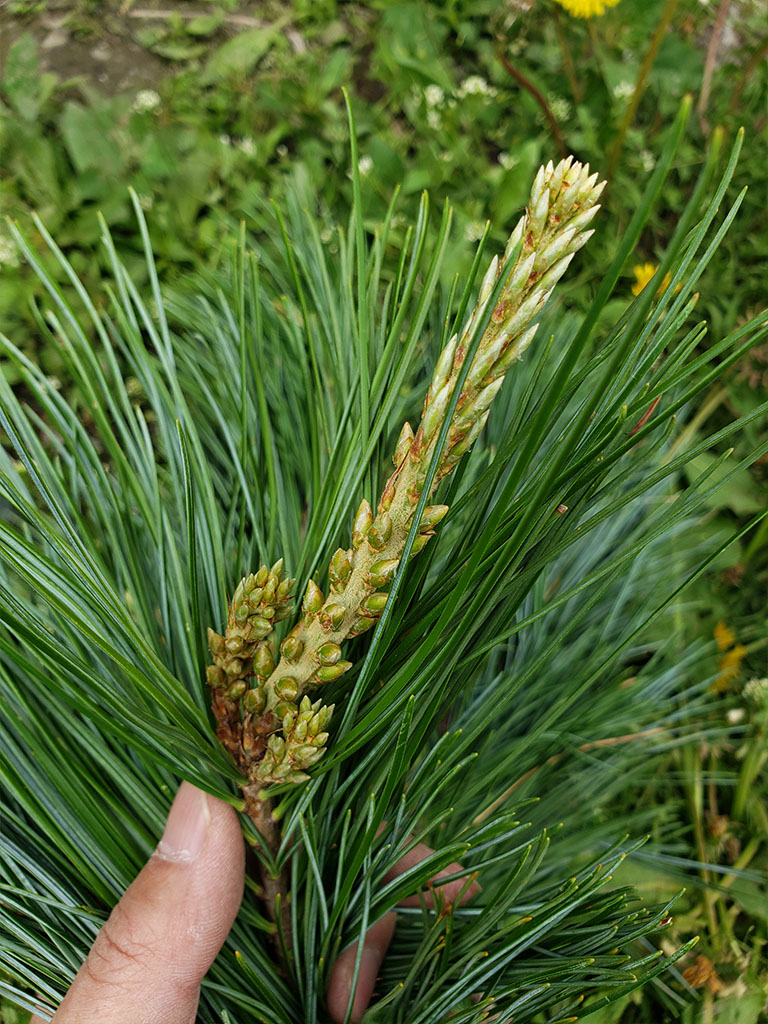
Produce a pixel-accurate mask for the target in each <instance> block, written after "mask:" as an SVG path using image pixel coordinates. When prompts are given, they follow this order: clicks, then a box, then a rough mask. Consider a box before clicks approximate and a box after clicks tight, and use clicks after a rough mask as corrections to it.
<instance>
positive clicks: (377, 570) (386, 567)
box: [365, 558, 400, 587]
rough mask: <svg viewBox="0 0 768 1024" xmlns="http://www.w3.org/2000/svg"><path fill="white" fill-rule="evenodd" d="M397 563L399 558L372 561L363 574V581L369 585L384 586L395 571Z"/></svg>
mask: <svg viewBox="0 0 768 1024" xmlns="http://www.w3.org/2000/svg"><path fill="white" fill-rule="evenodd" d="M399 564H400V559H399V558H382V559H381V560H380V561H378V562H374V563H373V565H372V566H371V568H370V569H369V570H368V572H367V573H366V575H365V582H366V583H367V584H368V586H369V587H385V586H386V585H387V583H389V581H390V580H391V579H392V577H393V576H394V575H395V573H396V572H397V567H398V565H399Z"/></svg>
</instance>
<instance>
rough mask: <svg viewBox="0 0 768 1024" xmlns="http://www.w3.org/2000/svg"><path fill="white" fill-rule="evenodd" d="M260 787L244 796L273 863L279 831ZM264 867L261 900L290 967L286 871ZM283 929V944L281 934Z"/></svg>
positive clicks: (253, 785) (251, 786)
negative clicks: (272, 871)
mask: <svg viewBox="0 0 768 1024" xmlns="http://www.w3.org/2000/svg"><path fill="white" fill-rule="evenodd" d="M260 792H261V786H259V785H258V784H256V783H251V784H249V785H247V786H243V795H244V797H245V813H246V814H247V815H248V817H249V818H250V819H251V821H252V822H253V824H254V825H255V826H256V828H257V829H258V832H259V835H260V836H261V838H262V839H263V840H264V845H265V846H266V848H267V850H268V851H269V853H270V856H271V857H272V859H273V860H274V861H276V860H277V852H278V850H279V849H280V838H281V837H280V831H279V829H278V827H277V825H276V824H275V819H274V817H273V815H272V801H271V800H262V799H261V797H260V796H259V793H260ZM260 866H261V887H262V898H263V900H264V902H265V904H266V906H267V912H268V913H269V916H270V917H271V918H272V921H273V923H274V925H275V935H274V940H275V946H276V948H277V954H278V957H279V958H280V961H281V962H282V964H283V967H285V968H287V966H288V965H287V963H286V959H285V954H286V952H287V953H288V955H289V956H290V954H291V950H292V948H293V938H292V934H291V910H290V906H289V904H288V880H287V878H286V875H285V872H282V871H281V872H279V873H278V874H277V875H273V874H272V873H271V872H270V871H269V869H268V868H267V865H266V864H265V863H264V861H260ZM281 930H282V941H281V937H280V931H281Z"/></svg>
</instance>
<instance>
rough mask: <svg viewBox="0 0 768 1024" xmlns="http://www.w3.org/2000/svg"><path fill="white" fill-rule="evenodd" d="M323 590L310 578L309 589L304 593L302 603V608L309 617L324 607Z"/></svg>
mask: <svg viewBox="0 0 768 1024" xmlns="http://www.w3.org/2000/svg"><path fill="white" fill-rule="evenodd" d="M324 600H325V598H324V597H323V592H322V590H321V589H320V587H318V585H317V584H316V583H315V581H314V580H310V581H309V583H307V589H306V592H305V594H304V601H303V603H302V605H301V610H302V612H303V613H304V615H305V616H306V617H307V618H310V617H311V616H313V615H317V613H318V612H319V611H320V609H321V608H322V607H323V601H324Z"/></svg>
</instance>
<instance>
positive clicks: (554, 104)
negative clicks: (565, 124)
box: [549, 96, 571, 121]
mask: <svg viewBox="0 0 768 1024" xmlns="http://www.w3.org/2000/svg"><path fill="white" fill-rule="evenodd" d="M549 109H550V110H551V111H552V117H554V119H555V120H556V121H568V120H569V119H570V117H571V104H570V103H569V102H568V100H567V99H565V97H563V96H550V97H549Z"/></svg>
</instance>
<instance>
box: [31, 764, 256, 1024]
mask: <svg viewBox="0 0 768 1024" xmlns="http://www.w3.org/2000/svg"><path fill="white" fill-rule="evenodd" d="M244 858H245V853H244V844H243V838H242V833H241V831H240V825H239V823H238V819H237V814H236V813H235V811H234V810H233V809H232V808H231V807H230V806H229V805H227V804H225V803H222V802H221V801H220V800H216V799H214V798H213V797H211V796H208V795H206V794H205V793H203V792H202V791H201V790H199V789H196V788H195V787H194V786H192V785H190V784H189V783H187V782H184V783H182V785H181V787H180V789H179V792H178V793H177V794H176V799H175V800H174V802H173V805H172V807H171V811H170V814H169V815H168V821H167V823H166V826H165V831H164V833H163V838H162V839H161V841H160V843H159V844H158V847H157V849H156V850H155V852H154V854H153V855H152V857H151V858H150V859H149V861H148V862H147V864H146V865H145V866H144V868H143V869H142V871H141V872H140V874H139V875H138V876H137V877H136V879H135V881H134V882H133V883H132V885H131V886H130V887H129V888H128V889H127V890H126V892H125V893H124V895H123V897H122V899H121V900H120V902H119V903H118V904H117V906H116V907H115V909H114V910H113V911H112V913H111V914H110V917H109V920H108V921H107V922H106V924H105V925H104V927H103V928H102V929H101V931H100V932H99V934H98V935H97V937H96V941H95V942H94V944H93V948H92V949H91V951H90V953H89V954H88V958H87V960H86V961H85V963H84V964H83V966H82V967H81V969H80V971H79V972H78V974H77V977H76V978H75V980H74V982H73V984H72V987H71V988H70V990H69V992H68V993H67V995H66V997H65V998H64V1001H63V1002H62V1004H61V1006H60V1007H59V1009H58V1011H57V1013H56V1014H55V1016H54V1018H53V1020H54V1024H95V1022H96V1021H98V1024H193V1022H194V1020H195V1016H196V1012H197V1004H198V999H199V995H200V982H201V981H202V979H203V977H204V976H205V974H206V973H207V971H208V968H209V967H210V966H211V964H212V963H213V960H214V958H215V956H216V954H217V953H218V951H219V949H220V948H221V945H222V943H223V942H224V939H225V938H226V937H227V933H228V932H229V929H230V928H231V926H232V922H233V921H234V919H235V915H236V914H237V910H238V907H239V906H240V901H241V899H242V894H243V879H244ZM30 1024H43V1022H42V1021H41V1020H40V1019H39V1018H37V1017H33V1018H32V1021H31V1022H30Z"/></svg>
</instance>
